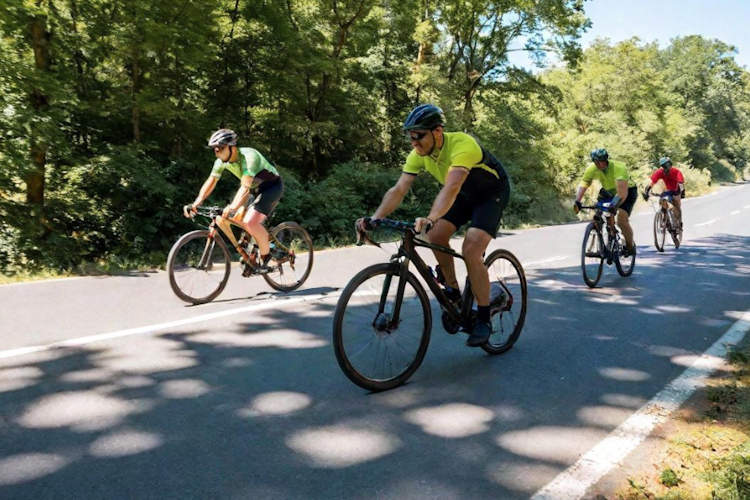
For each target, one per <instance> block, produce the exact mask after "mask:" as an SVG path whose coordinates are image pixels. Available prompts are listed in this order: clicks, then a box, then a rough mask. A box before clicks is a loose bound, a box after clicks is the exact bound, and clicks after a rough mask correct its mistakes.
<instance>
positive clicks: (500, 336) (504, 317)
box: [472, 249, 528, 354]
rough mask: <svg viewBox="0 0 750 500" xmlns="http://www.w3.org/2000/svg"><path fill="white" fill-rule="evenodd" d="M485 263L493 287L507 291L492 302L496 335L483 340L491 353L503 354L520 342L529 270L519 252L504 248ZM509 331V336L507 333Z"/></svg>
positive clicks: (491, 318) (486, 349) (491, 288)
mask: <svg viewBox="0 0 750 500" xmlns="http://www.w3.org/2000/svg"><path fill="white" fill-rule="evenodd" d="M484 265H485V267H486V268H487V271H488V273H489V278H490V291H491V292H492V291H493V288H496V289H497V291H498V292H499V291H502V293H503V295H500V296H498V297H495V298H494V300H493V301H492V302H490V321H491V323H492V335H490V338H489V340H488V341H487V342H486V343H484V344H482V349H484V350H485V352H487V353H488V354H502V353H504V352H506V351H508V350H509V349H510V348H511V347H513V344H515V343H516V341H517V340H518V337H519V336H520V335H521V330H523V324H524V322H525V320H526V307H527V300H528V289H527V285H526V274H525V273H524V271H523V266H522V265H521V262H519V260H518V259H517V258H516V256H515V255H513V254H512V253H511V252H509V251H508V250H504V249H498V250H495V251H494V252H492V253H491V254H490V255H489V256H487V258H486V259H485V260H484ZM491 299H492V297H491ZM472 301H473V297H472ZM493 302H494V304H493ZM506 331H507V336H506V335H504V334H505V333H506Z"/></svg>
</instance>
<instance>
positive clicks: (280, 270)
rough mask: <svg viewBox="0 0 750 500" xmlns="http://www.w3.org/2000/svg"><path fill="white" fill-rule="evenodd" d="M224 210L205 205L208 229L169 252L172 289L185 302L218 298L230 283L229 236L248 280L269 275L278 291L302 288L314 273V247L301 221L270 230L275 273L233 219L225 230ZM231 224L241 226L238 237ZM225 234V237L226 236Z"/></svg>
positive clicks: (201, 212)
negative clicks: (261, 266) (221, 218)
mask: <svg viewBox="0 0 750 500" xmlns="http://www.w3.org/2000/svg"><path fill="white" fill-rule="evenodd" d="M222 210H223V209H222V208H221V207H199V208H198V215H200V216H202V217H205V218H207V219H209V220H210V221H211V222H210V223H209V224H208V228H207V229H199V230H196V231H191V232H189V233H186V234H184V235H182V236H181V237H180V238H179V239H178V240H177V241H176V242H175V244H174V245H172V249H171V250H170V251H169V257H168V258H167V272H168V274H169V285H170V286H171V287H172V291H173V292H174V293H175V295H177V296H178V297H179V298H181V299H182V300H184V301H185V302H190V303H192V304H203V303H205V302H210V301H212V300H213V299H215V298H216V297H217V296H218V295H219V294H220V293H221V291H222V290H224V287H225V286H226V284H227V281H228V280H229V271H230V269H231V263H232V259H231V257H230V254H229V248H228V247H227V243H226V242H225V241H224V238H227V239H228V240H229V241H230V243H231V244H232V245H233V246H234V248H235V250H236V251H237V253H239V254H240V260H241V261H242V263H243V267H244V270H243V273H242V275H243V276H257V275H259V274H260V275H261V276H263V279H265V280H266V282H267V283H268V284H269V285H271V287H273V288H274V289H276V290H280V291H283V292H289V291H292V290H295V289H297V288H299V287H300V286H301V285H302V283H304V282H305V280H306V279H307V277H308V276H309V275H310V270H311V269H312V264H313V245H312V239H311V238H310V235H309V234H307V231H305V229H304V228H303V227H302V226H300V225H299V224H297V223H296V222H282V223H281V224H279V225H277V226H274V227H273V228H271V229H270V230H269V231H268V234H269V236H270V238H269V239H270V243H271V260H270V261H269V262H268V266H267V267H269V268H270V270H261V269H259V267H258V266H256V265H255V264H256V263H258V262H260V251H259V250H258V246H257V245H255V244H254V243H252V237H251V236H250V235H249V234H248V233H247V232H246V231H245V230H244V229H243V228H242V227H241V226H239V225H238V224H236V223H235V222H234V221H232V220H231V219H225V221H226V222H227V225H226V226H225V228H222V227H220V226H219V224H218V222H217V218H218V217H219V216H220V215H221V213H222ZM231 226H235V227H236V228H238V232H239V233H240V237H239V238H237V237H236V236H235V235H234V232H233V230H232V228H231ZM222 234H223V235H224V237H222Z"/></svg>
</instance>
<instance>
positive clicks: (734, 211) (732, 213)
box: [729, 210, 740, 215]
mask: <svg viewBox="0 0 750 500" xmlns="http://www.w3.org/2000/svg"><path fill="white" fill-rule="evenodd" d="M738 213H740V211H739V210H733V211H732V212H730V213H729V215H737V214H738Z"/></svg>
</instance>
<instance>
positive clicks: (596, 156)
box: [591, 148, 609, 161]
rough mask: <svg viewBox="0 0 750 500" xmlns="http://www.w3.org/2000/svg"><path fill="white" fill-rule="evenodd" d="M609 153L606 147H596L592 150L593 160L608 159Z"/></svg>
mask: <svg viewBox="0 0 750 500" xmlns="http://www.w3.org/2000/svg"><path fill="white" fill-rule="evenodd" d="M608 160H609V153H607V150H606V149H604V148H599V149H595V150H593V151H592V152H591V161H608Z"/></svg>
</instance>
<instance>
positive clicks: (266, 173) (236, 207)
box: [183, 128, 284, 270]
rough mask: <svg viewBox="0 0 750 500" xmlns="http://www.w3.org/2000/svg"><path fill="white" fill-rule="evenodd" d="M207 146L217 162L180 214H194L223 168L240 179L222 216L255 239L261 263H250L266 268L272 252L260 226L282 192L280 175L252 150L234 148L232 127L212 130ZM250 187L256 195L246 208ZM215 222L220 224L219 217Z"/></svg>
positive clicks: (211, 189)
mask: <svg viewBox="0 0 750 500" xmlns="http://www.w3.org/2000/svg"><path fill="white" fill-rule="evenodd" d="M208 147H209V148H211V149H213V150H214V154H215V155H216V161H215V162H214V166H213V168H212V169H211V174H210V175H209V176H208V178H207V179H206V181H205V182H204V183H203V186H202V187H201V189H200V192H199V193H198V196H197V197H196V198H195V201H193V203H192V204H190V205H185V207H184V208H183V213H184V215H185V217H190V216H191V215H192V214H195V213H196V209H197V208H198V207H199V206H200V205H201V204H202V203H203V201H204V200H205V199H206V198H208V196H209V195H210V194H211V192H213V190H214V187H216V183H217V182H218V180H219V179H220V178H221V174H222V173H223V172H224V170H229V171H230V172H231V173H232V174H233V175H234V176H235V177H237V178H238V179H239V180H240V187H239V189H238V190H237V194H236V195H235V196H234V199H233V200H232V203H230V204H229V205H227V206H226V208H224V212H223V213H222V217H223V218H225V219H231V220H232V221H234V222H235V223H237V224H239V225H241V226H243V227H244V228H245V230H246V231H247V232H248V233H250V234H251V235H252V236H253V238H255V241H256V242H257V244H258V248H259V250H260V255H261V262H259V263H258V262H250V263H249V264H251V265H252V266H255V267H259V268H260V270H268V269H269V268H268V266H267V264H268V261H269V259H270V258H271V253H270V247H269V243H268V231H266V228H265V227H264V226H263V222H265V220H266V218H267V217H268V216H269V215H270V214H271V212H272V211H273V209H274V207H275V206H276V204H277V203H278V202H279V199H281V195H282V193H283V191H284V184H283V183H282V182H281V176H280V175H279V172H278V171H277V170H276V168H275V167H274V166H273V165H272V164H271V163H270V162H269V161H268V160H266V159H265V158H264V157H263V155H261V154H260V153H259V152H258V151H256V150H255V149H253V148H245V147H242V148H240V147H237V134H236V133H234V131H232V130H229V129H226V128H223V129H219V130H217V131H216V132H214V133H213V134H212V135H211V138H210V139H209V140H208ZM253 187H257V190H258V195H257V196H256V197H255V200H254V203H253V205H252V207H249V202H250V190H251V188H253ZM248 207H249V209H248ZM218 223H219V224H220V225H221V224H222V220H221V218H219V220H218Z"/></svg>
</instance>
